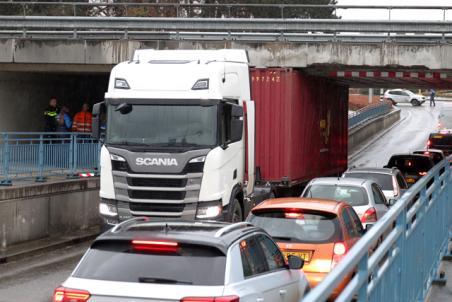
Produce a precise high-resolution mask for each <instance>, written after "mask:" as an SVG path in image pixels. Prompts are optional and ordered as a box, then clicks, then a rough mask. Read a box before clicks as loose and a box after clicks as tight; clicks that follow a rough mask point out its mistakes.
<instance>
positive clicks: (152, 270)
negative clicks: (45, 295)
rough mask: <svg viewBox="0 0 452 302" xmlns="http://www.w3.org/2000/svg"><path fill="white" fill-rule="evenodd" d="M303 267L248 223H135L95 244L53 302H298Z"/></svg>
mask: <svg viewBox="0 0 452 302" xmlns="http://www.w3.org/2000/svg"><path fill="white" fill-rule="evenodd" d="M302 266H303V260H302V259H301V258H298V257H288V260H287V262H286V260H285V258H284V256H283V254H282V253H281V251H280V250H279V248H278V246H277V245H276V243H275V242H274V241H273V239H271V237H270V236H269V235H268V234H267V233H266V232H265V231H264V230H262V229H260V228H257V227H255V226H252V225H251V224H249V223H246V222H241V223H236V224H225V223H219V222H151V221H150V220H148V219H147V218H140V219H138V218H135V219H132V220H127V221H125V222H123V223H121V224H118V225H117V226H115V227H114V228H113V229H112V230H110V231H107V232H106V233H104V234H103V235H101V236H99V237H98V238H97V239H96V240H95V241H94V242H93V244H92V245H91V247H90V248H89V249H88V251H87V252H86V253H85V255H84V256H83V258H82V260H80V263H79V264H78V265H77V267H76V269H75V270H74V272H73V273H72V274H71V276H70V277H69V278H68V279H67V280H66V281H65V282H64V283H63V284H62V285H61V287H59V288H57V289H55V291H54V297H53V301H54V302H66V301H68V302H69V301H78V302H80V301H88V302H106V301H108V302H116V301H118V302H119V301H127V302H132V301H133V302H144V301H152V302H156V301H166V302H173V301H174V302H197V301H204V302H206V301H207V302H209V301H211V302H215V301H217V302H220V301H221V302H239V301H240V302H256V301H271V302H279V301H281V302H282V301H284V302H292V301H293V302H295V301H297V302H298V301H300V299H302V298H303V296H304V294H305V293H306V292H307V291H308V290H309V286H308V282H307V279H306V277H305V275H304V274H303V272H302V271H301V268H302Z"/></svg>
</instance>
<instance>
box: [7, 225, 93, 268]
mask: <svg viewBox="0 0 452 302" xmlns="http://www.w3.org/2000/svg"><path fill="white" fill-rule="evenodd" d="M99 234H100V228H99V227H93V228H89V229H86V230H80V231H77V232H73V233H71V234H59V235H54V236H49V237H46V238H42V239H38V240H34V241H29V242H24V243H19V244H15V245H11V246H8V247H6V249H5V248H0V267H1V265H2V263H6V262H10V261H14V260H19V259H23V258H26V257H29V256H32V255H35V254H40V253H45V252H48V251H51V250H55V249H58V248H61V247H64V246H67V245H72V244H76V243H80V242H84V241H91V240H93V239H94V238H96V237H97V236H98V235H99Z"/></svg>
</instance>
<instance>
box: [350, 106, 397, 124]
mask: <svg viewBox="0 0 452 302" xmlns="http://www.w3.org/2000/svg"><path fill="white" fill-rule="evenodd" d="M391 110H392V104H391V102H387V101H384V102H380V103H376V104H371V105H368V106H366V107H363V108H361V109H359V110H357V111H355V112H354V113H353V114H350V115H349V117H348V128H349V129H350V128H353V127H356V126H358V125H360V124H362V123H364V122H366V121H368V120H371V119H374V118H376V117H379V116H382V115H385V114H388V113H389V112H391Z"/></svg>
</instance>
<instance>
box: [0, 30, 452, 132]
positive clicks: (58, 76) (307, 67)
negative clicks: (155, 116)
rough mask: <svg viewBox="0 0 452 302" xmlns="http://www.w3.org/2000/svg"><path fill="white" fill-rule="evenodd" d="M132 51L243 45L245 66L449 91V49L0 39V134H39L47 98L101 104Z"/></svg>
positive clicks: (356, 83) (352, 83) (365, 84)
mask: <svg viewBox="0 0 452 302" xmlns="http://www.w3.org/2000/svg"><path fill="white" fill-rule="evenodd" d="M140 48H154V49H220V48H243V49H246V50H247V51H248V53H249V57H250V61H251V65H252V66H256V67H266V66H269V67H293V68H297V69H300V70H302V71H303V72H305V73H306V74H309V75H312V76H316V77H322V78H328V79H330V80H331V81H335V82H338V83H340V84H342V85H345V86H348V87H352V88H355V87H356V88H372V87H373V88H407V89H415V88H430V87H434V88H436V89H452V60H450V59H449V58H452V45H446V44H428V45H412V44H395V43H342V42H323V43H295V42H292V43H283V42H271V43H265V42H261V43H257V42H247V43H246V42H234V41H207V42H196V41H132V40H112V41H93V40H77V39H75V40H62V41H56V40H33V39H28V40H26V39H5V40H0V106H1V108H2V119H0V131H41V130H42V129H43V118H42V111H43V110H44V108H45V107H46V106H47V103H48V100H49V98H50V97H51V96H56V97H57V98H58V100H59V104H60V105H62V104H68V105H69V107H70V109H71V113H72V114H74V113H75V112H77V111H78V110H79V108H80V106H81V104H82V102H85V101H87V102H89V103H90V104H93V103H95V102H98V101H100V100H102V99H103V95H104V93H105V91H106V90H107V84H108V76H109V72H110V70H111V68H112V67H113V66H114V65H115V64H117V63H119V62H121V61H126V60H129V59H130V58H131V56H132V55H133V51H134V50H135V49H140Z"/></svg>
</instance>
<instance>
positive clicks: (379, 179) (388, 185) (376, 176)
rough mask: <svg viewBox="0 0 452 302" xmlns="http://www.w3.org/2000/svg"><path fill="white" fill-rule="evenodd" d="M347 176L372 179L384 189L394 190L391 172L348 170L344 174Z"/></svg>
mask: <svg viewBox="0 0 452 302" xmlns="http://www.w3.org/2000/svg"><path fill="white" fill-rule="evenodd" d="M344 176H345V177H353V178H362V179H370V180H373V181H374V182H376V183H377V184H378V185H379V186H380V187H381V189H382V190H388V191H389V190H393V189H394V186H393V184H392V175H391V174H382V173H361V172H347V173H345V174H344Z"/></svg>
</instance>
